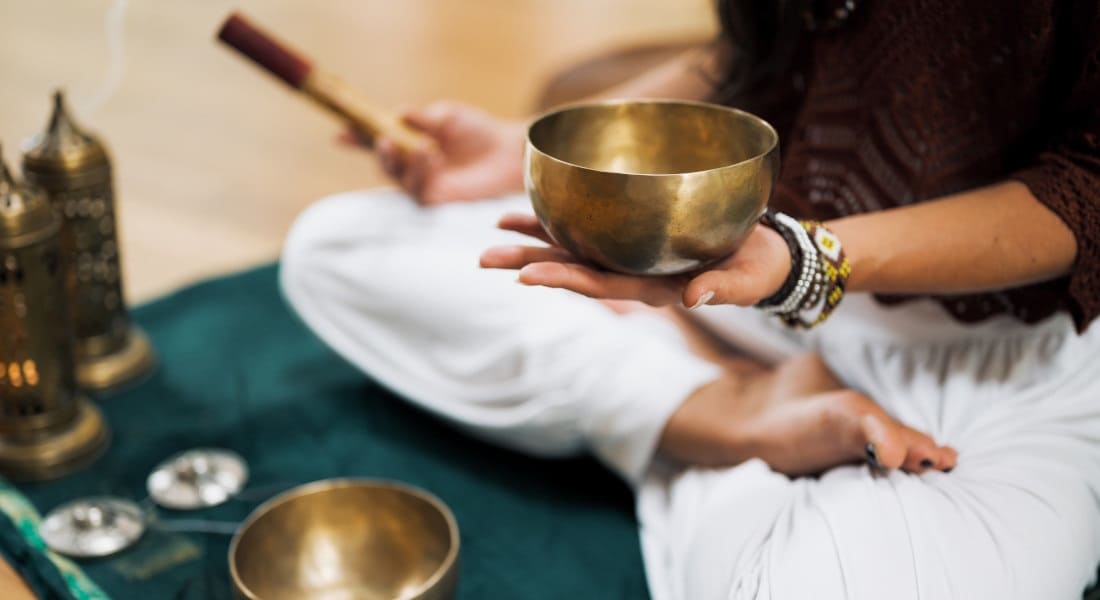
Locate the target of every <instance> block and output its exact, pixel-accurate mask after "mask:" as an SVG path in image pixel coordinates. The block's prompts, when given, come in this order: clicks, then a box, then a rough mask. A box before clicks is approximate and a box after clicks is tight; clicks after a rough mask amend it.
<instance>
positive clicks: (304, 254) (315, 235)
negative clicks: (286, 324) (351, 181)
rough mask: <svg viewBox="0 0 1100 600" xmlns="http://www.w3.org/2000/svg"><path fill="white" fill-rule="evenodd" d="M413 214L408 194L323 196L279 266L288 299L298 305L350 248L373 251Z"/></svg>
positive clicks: (291, 236) (303, 217) (293, 231)
mask: <svg viewBox="0 0 1100 600" xmlns="http://www.w3.org/2000/svg"><path fill="white" fill-rule="evenodd" d="M410 210H413V205H412V202H411V201H410V200H409V199H408V197H407V196H405V195H404V194H402V193H400V192H398V191H396V190H390V189H381V190H368V191H355V192H345V193H341V194H335V195H332V196H327V197H325V198H321V199H320V200H317V201H316V202H314V203H312V204H311V205H309V206H308V207H307V208H306V209H305V210H304V211H302V213H301V214H300V215H298V218H297V219H295V221H294V223H293V225H291V228H290V231H289V233H288V234H287V237H286V240H285V242H284V243H283V250H282V255H281V259H280V266H279V280H280V285H281V287H282V289H283V293H284V295H285V296H286V297H287V298H288V299H290V300H291V303H292V304H297V302H296V301H297V299H299V298H300V297H301V296H302V292H303V291H304V290H306V289H311V288H312V289H316V288H317V284H318V278H324V277H325V276H326V275H325V274H326V273H331V272H332V271H333V269H336V268H338V264H339V263H340V260H341V256H343V255H346V254H348V253H349V252H350V251H351V250H353V249H354V251H355V252H356V253H357V254H360V255H361V254H362V253H363V252H368V251H369V249H370V248H371V246H372V245H377V244H378V242H379V239H380V235H381V234H382V233H383V232H385V231H386V229H387V227H390V226H392V224H393V223H394V221H395V220H397V219H399V217H400V215H398V214H395V213H401V212H408V211H410Z"/></svg>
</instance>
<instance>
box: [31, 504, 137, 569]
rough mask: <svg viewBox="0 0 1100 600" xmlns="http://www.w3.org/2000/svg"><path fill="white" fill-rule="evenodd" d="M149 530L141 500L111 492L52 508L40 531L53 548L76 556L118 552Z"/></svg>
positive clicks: (82, 556)
mask: <svg viewBox="0 0 1100 600" xmlns="http://www.w3.org/2000/svg"><path fill="white" fill-rule="evenodd" d="M144 532H145V519H144V517H143V515H142V513H141V509H140V508H139V507H138V505H137V504H135V503H133V502H131V501H129V500H126V499H123V498H115V497H111V496H96V497H91V498H80V499H78V500H73V501H72V502H68V503H66V504H62V505H61V506H58V507H57V508H55V509H53V510H52V511H50V513H49V514H47V515H46V518H45V519H43V520H42V523H41V524H40V525H39V526H38V533H39V535H41V536H42V539H43V541H45V542H46V545H47V546H49V547H50V549H51V550H54V551H55V552H59V553H61V554H65V555H68V556H73V557H76V558H92V557H99V556H107V555H108V554H114V553H115V552H118V551H119V550H123V549H125V548H129V547H130V546H132V545H133V544H134V542H136V541H138V538H140V537H141V535H142V534H143V533H144Z"/></svg>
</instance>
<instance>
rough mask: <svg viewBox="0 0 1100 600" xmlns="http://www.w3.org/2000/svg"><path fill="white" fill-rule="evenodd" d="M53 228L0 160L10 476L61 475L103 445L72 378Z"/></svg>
mask: <svg viewBox="0 0 1100 600" xmlns="http://www.w3.org/2000/svg"><path fill="white" fill-rule="evenodd" d="M59 228H60V227H59V224H58V221H57V219H56V217H54V215H53V213H52V211H51V210H50V206H49V204H48V203H47V201H46V199H45V197H44V196H42V195H41V194H40V193H38V192H35V191H33V190H30V189H27V188H23V187H21V186H20V185H19V184H18V183H17V182H16V181H15V179H14V177H12V175H11V173H10V172H9V171H8V169H7V166H6V165H4V164H3V161H2V160H0V472H2V473H3V474H4V475H6V476H8V477H12V478H15V479H47V478H50V477H56V476H59V475H62V474H64V473H67V472H69V471H70V470H72V469H76V468H78V467H81V466H84V465H85V464H87V463H89V462H91V461H92V460H94V459H95V457H96V456H98V455H99V453H100V452H101V451H102V450H103V449H104V448H105V447H106V445H107V437H108V435H107V428H106V425H105V424H104V422H103V418H102V416H100V413H99V411H98V410H97V409H96V408H95V407H94V406H92V404H91V403H90V402H88V401H87V400H84V399H83V398H81V397H80V395H79V393H78V391H77V389H76V383H75V381H74V377H73V373H74V369H73V340H72V328H71V327H70V324H69V314H68V305H67V303H66V295H65V269H64V266H63V264H62V261H61V256H60V248H59V243H58V230H59Z"/></svg>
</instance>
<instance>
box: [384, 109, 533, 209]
mask: <svg viewBox="0 0 1100 600" xmlns="http://www.w3.org/2000/svg"><path fill="white" fill-rule="evenodd" d="M403 118H404V120H405V122H406V123H408V124H409V125H410V126H412V127H413V128H415V129H419V130H420V131H423V132H424V133H426V134H427V135H428V136H429V137H430V138H432V140H434V141H435V144H427V145H425V146H423V147H419V148H416V149H413V150H411V151H408V152H405V151H403V150H401V149H399V148H398V147H397V146H396V145H395V144H394V143H393V141H392V140H389V139H387V138H385V137H379V138H378V139H377V140H376V144H375V151H376V152H377V154H378V160H379V161H380V162H381V164H382V169H383V170H384V171H385V172H386V174H388V175H389V176H390V177H392V178H393V179H394V180H395V181H397V182H398V183H399V184H400V185H401V187H402V188H404V189H405V191H407V192H408V193H409V194H411V195H412V196H413V197H414V198H416V199H417V200H418V201H419V202H420V203H421V204H424V205H435V204H444V203H447V202H463V201H469V200H480V199H483V198H492V197H495V196H500V195H502V194H506V193H509V192H516V191H520V190H522V189H523V146H524V140H525V139H526V126H525V125H524V123H523V122H521V121H507V120H503V119H499V118H497V117H494V116H492V115H490V114H489V113H487V112H485V111H483V110H480V109H478V108H474V107H472V106H468V105H466V104H461V103H458V102H436V103H434V104H430V105H428V106H427V107H424V108H422V109H417V110H412V111H409V112H407V113H405V115H404V117H403Z"/></svg>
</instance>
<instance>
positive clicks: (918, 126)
mask: <svg viewBox="0 0 1100 600" xmlns="http://www.w3.org/2000/svg"><path fill="white" fill-rule="evenodd" d="M799 57H800V58H798V59H797V60H796V62H795V65H794V67H793V72H792V73H791V74H790V76H789V77H786V78H784V80H783V82H782V84H781V85H780V88H781V89H782V91H781V93H779V94H778V95H774V92H775V91H776V90H775V88H774V87H773V88H772V92H773V93H772V94H768V96H769V98H767V99H765V98H763V97H762V95H761V96H760V97H758V98H757V100H758V101H757V102H755V103H754V102H752V100H751V99H750V101H749V103H748V104H749V106H748V108H749V109H750V110H755V111H757V112H760V113H761V114H762V116H764V117H765V118H767V119H769V120H770V121H771V122H773V123H774V124H776V126H777V129H779V131H780V136H781V140H782V144H783V158H784V160H783V168H782V174H781V176H780V183H779V186H778V188H777V191H776V195H775V198H774V205H775V206H776V207H777V208H778V209H779V210H783V211H786V212H789V213H791V214H794V215H796V216H803V217H813V218H818V219H829V218H835V217H839V216H843V215H850V214H854V213H862V212H869V211H875V210H881V209H884V208H889V207H893V206H901V205H906V204H911V203H914V202H920V201H923V200H928V199H932V198H937V197H939V196H943V195H945V194H951V193H953V192H959V191H962V190H967V189H971V188H975V187H978V186H982V185H986V184H990V183H993V182H997V181H1003V180H1006V179H1017V180H1020V181H1022V182H1023V183H1025V184H1026V185H1027V186H1028V187H1029V188H1030V190H1031V191H1032V193H1033V194H1034V195H1035V196H1036V197H1037V198H1038V199H1039V200H1040V201H1041V202H1043V203H1044V204H1045V205H1046V206H1048V207H1050V209H1051V210H1053V211H1054V212H1055V213H1056V214H1058V215H1059V216H1060V217H1061V218H1062V219H1063V220H1064V221H1065V222H1066V224H1067V225H1068V226H1069V227H1070V229H1072V230H1073V233H1074V235H1075V236H1076V239H1077V248H1078V250H1077V259H1076V262H1075V264H1074V266H1073V270H1072V272H1071V273H1070V275H1069V276H1068V277H1065V278H1062V279H1059V280H1055V281H1050V282H1046V283H1042V284H1038V285H1030V286H1027V287H1021V288H1017V289H1011V290H1005V291H999V292H993V293H985V294H968V295H963V296H950V297H938V298H937V299H938V300H940V301H941V302H942V303H943V305H944V306H945V307H946V308H947V310H949V311H950V312H951V314H953V315H954V316H955V317H957V318H958V319H960V320H962V321H967V322H972V321H979V320H982V319H985V318H988V317H990V316H993V315H996V314H1001V313H1010V314H1012V315H1014V316H1016V317H1017V318H1019V319H1021V320H1023V321H1026V322H1034V321H1038V320H1040V319H1042V318H1044V317H1047V316H1049V315H1051V314H1052V313H1054V312H1055V311H1061V310H1066V311H1069V313H1070V314H1071V315H1072V316H1073V318H1074V320H1075V321H1076V323H1077V325H1078V328H1079V329H1084V328H1085V327H1086V326H1087V325H1088V323H1089V322H1090V321H1092V320H1093V319H1094V318H1095V317H1096V316H1097V315H1098V314H1100V0H1067V1H1061V2H1059V1H1055V0H1020V1H1018V2H1007V1H1005V0H925V1H923V2H909V1H905V0H862V1H861V2H860V3H859V5H858V7H857V9H856V11H855V12H854V14H853V15H852V16H851V18H850V19H849V20H848V21H847V22H845V23H844V24H843V26H841V27H840V28H839V29H836V30H833V31H827V32H815V33H806V34H805V36H804V41H803V43H802V50H801V51H800V52H799ZM880 299H881V300H883V301H885V302H896V301H904V300H905V299H906V298H901V297H882V298H880Z"/></svg>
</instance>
